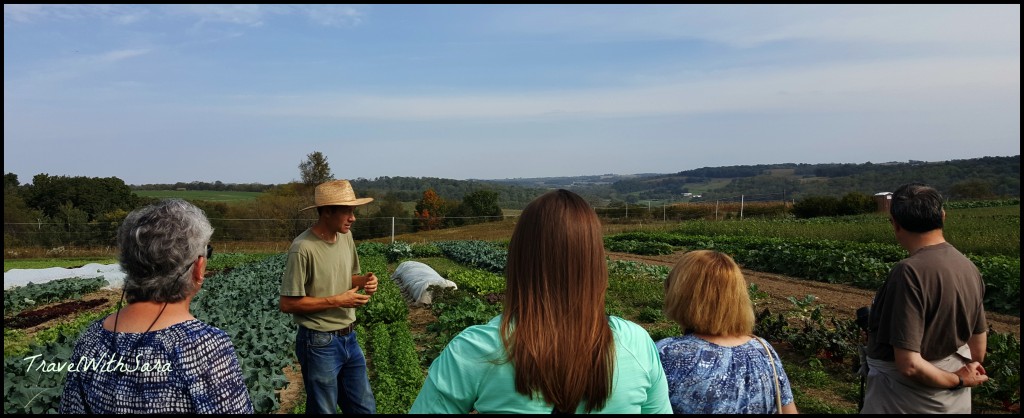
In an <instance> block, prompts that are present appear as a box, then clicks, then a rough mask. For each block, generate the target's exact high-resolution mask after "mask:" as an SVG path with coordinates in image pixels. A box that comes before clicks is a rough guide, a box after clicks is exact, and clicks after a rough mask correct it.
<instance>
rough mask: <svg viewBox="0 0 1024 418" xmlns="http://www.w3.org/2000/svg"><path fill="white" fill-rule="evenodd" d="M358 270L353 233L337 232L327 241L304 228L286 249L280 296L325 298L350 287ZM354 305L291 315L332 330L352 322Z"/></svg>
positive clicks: (308, 324) (302, 322)
mask: <svg viewBox="0 0 1024 418" xmlns="http://www.w3.org/2000/svg"><path fill="white" fill-rule="evenodd" d="M358 273H359V256H358V255H357V254H356V245H355V242H354V241H353V240H352V233H351V232H350V233H347V234H338V239H337V240H335V241H334V243H333V244H328V243H327V242H325V241H324V240H322V239H320V238H319V237H317V236H316V234H314V233H313V232H312V231H311V230H309V229H307V230H305V231H303V232H302V233H301V234H299V236H297V237H295V240H293V241H292V245H291V247H289V248H288V259H287V261H285V265H284V277H283V278H282V280H281V296H312V297H326V296H332V295H336V294H339V293H345V292H347V291H348V290H349V289H351V288H352V275H354V274H358ZM355 320H356V310H355V308H340V307H339V308H330V309H327V310H323V311H320V312H315V313H311V314H292V321H293V322H295V323H296V324H298V325H302V326H304V327H306V328H309V329H312V330H317V331H334V330H339V329H342V328H345V327H347V326H349V324H351V323H353V322H355Z"/></svg>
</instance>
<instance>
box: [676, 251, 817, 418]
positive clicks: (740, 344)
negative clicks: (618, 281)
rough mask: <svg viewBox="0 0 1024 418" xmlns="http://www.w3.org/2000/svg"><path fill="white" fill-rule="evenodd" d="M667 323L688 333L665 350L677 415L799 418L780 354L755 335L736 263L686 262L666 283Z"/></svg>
mask: <svg viewBox="0 0 1024 418" xmlns="http://www.w3.org/2000/svg"><path fill="white" fill-rule="evenodd" d="M665 315H666V316H667V317H668V318H670V319H672V320H674V321H676V322H677V323H679V326H680V328H681V329H683V335H682V336H679V337H669V338H665V339H663V340H660V341H658V342H657V347H658V351H659V354H660V356H661V363H662V365H663V366H664V368H665V374H666V377H667V379H668V386H669V398H670V399H671V403H672V411H673V412H675V413H677V414H768V413H777V412H781V413H793V414H795V413H797V410H796V404H795V403H794V402H793V392H792V389H791V387H790V384H789V377H788V376H786V371H785V370H783V369H782V361H781V359H779V355H778V353H776V352H775V349H774V348H772V346H771V344H769V343H768V342H767V341H765V340H764V339H761V338H758V337H756V336H754V335H753V331H754V321H755V319H754V308H753V304H751V302H750V295H749V294H748V290H747V281H746V280H745V279H744V278H743V272H742V271H741V270H740V267H739V265H737V264H736V262H735V261H733V259H732V257H730V256H729V255H727V254H723V253H720V252H717V251H711V250H697V251H690V252H688V253H686V254H683V257H682V258H681V259H680V260H679V261H678V262H676V265H675V267H674V268H673V269H672V271H671V272H669V274H668V278H667V279H666V280H665Z"/></svg>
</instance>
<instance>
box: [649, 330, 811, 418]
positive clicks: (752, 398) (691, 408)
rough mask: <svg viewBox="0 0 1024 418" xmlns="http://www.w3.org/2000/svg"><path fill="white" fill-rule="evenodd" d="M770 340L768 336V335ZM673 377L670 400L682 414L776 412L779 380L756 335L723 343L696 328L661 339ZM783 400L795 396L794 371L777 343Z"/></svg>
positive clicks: (785, 402)
mask: <svg viewBox="0 0 1024 418" xmlns="http://www.w3.org/2000/svg"><path fill="white" fill-rule="evenodd" d="M766 342H767V341H766ZM656 345H657V347H658V353H659V355H660V356H661V364H662V366H663V367H664V368H665V377H666V378H667V379H668V393H669V401H670V402H671V403H672V411H673V412H675V413H677V414H771V413H775V412H776V406H775V382H774V379H775V378H774V376H773V375H772V369H771V365H769V363H768V353H766V352H765V350H764V346H763V345H761V343H760V342H758V341H757V340H755V339H751V340H750V341H748V342H747V343H746V344H742V345H738V346H736V347H723V346H720V345H717V344H714V343H711V342H708V341H705V340H703V339H701V338H699V337H697V336H695V335H693V334H688V335H684V336H682V337H669V338H665V339H663V340H660V341H658V342H657V344H656ZM769 348H771V351H772V359H773V360H774V361H775V368H776V370H777V372H778V374H779V381H780V382H779V384H780V387H781V388H782V404H783V405H788V404H790V403H792V402H793V391H792V389H791V388H790V385H789V377H788V376H786V372H785V370H783V369H782V362H781V361H780V360H779V355H778V353H776V352H775V348H773V347H771V345H770V344H769Z"/></svg>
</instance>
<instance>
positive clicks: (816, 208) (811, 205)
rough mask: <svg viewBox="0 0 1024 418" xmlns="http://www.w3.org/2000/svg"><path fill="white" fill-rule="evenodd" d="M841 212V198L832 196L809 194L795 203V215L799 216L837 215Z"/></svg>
mask: <svg viewBox="0 0 1024 418" xmlns="http://www.w3.org/2000/svg"><path fill="white" fill-rule="evenodd" d="M838 214H839V199H837V198H835V197H832V196H808V197H805V198H803V199H801V200H800V201H799V202H796V203H795V204H793V215H796V217H797V218H815V217H819V216H836V215H838Z"/></svg>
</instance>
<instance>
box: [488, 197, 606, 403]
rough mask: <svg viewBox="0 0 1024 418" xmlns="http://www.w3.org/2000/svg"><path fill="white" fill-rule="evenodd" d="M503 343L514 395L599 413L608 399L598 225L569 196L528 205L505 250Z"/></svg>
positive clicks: (603, 264)
mask: <svg viewBox="0 0 1024 418" xmlns="http://www.w3.org/2000/svg"><path fill="white" fill-rule="evenodd" d="M505 280H506V282H505V283H506V285H505V302H504V311H503V316H502V319H501V335H502V342H503V343H504V345H505V349H506V352H507V353H508V359H509V360H510V361H511V362H512V366H513V368H514V369H515V383H516V392H519V393H521V394H523V395H526V396H529V397H531V398H532V397H533V396H534V394H536V393H540V394H542V395H543V396H544V400H546V401H547V402H550V403H552V404H554V406H555V408H556V409H557V410H559V411H575V410H576V407H577V405H579V403H580V402H581V401H585V403H586V406H585V410H586V411H587V412H590V411H592V410H596V409H601V408H603V407H604V405H605V402H606V401H607V400H608V398H609V397H611V391H612V381H613V372H614V369H615V341H614V339H613V336H612V330H611V327H610V325H609V324H608V317H607V316H606V315H605V291H606V290H607V288H608V265H607V261H606V260H605V252H604V240H603V238H602V228H601V221H600V220H599V219H598V217H597V213H596V212H594V209H593V208H591V207H590V205H589V204H588V203H587V201H586V200H584V199H583V198H582V197H580V196H579V195H577V194H575V193H573V192H570V191H568V190H563V189H559V190H554V191H550V192H547V193H545V194H543V195H541V196H540V197H538V198H536V199H534V200H533V201H532V202H530V204H529V205H527V206H526V209H524V210H523V213H522V214H521V215H520V217H519V221H518V222H516V227H515V231H513V232H512V239H511V240H510V241H509V245H508V264H507V265H506V270H505Z"/></svg>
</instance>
